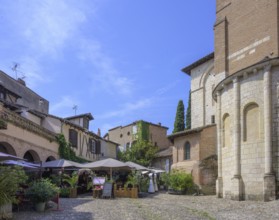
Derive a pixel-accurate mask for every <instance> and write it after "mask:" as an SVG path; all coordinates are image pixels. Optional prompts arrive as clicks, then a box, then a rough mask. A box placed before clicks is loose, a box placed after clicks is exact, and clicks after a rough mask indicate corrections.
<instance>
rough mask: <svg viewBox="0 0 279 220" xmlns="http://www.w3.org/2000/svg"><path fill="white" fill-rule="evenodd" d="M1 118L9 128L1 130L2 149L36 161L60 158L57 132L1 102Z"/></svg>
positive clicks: (0, 146)
mask: <svg viewBox="0 0 279 220" xmlns="http://www.w3.org/2000/svg"><path fill="white" fill-rule="evenodd" d="M0 118H1V120H4V121H6V122H7V129H3V130H0V151H1V152H4V153H8V154H12V155H16V156H18V157H21V158H26V159H29V160H33V161H35V162H40V161H43V162H44V161H47V160H53V159H58V143H57V142H56V139H55V134H54V133H52V132H50V131H49V130H47V129H44V128H43V127H40V126H38V125H37V124H36V123H34V122H32V121H29V120H27V119H25V118H23V117H21V116H20V115H18V114H16V113H14V112H12V111H10V110H9V109H7V108H5V107H4V106H3V104H0Z"/></svg>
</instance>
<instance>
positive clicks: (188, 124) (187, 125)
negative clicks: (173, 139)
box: [186, 90, 191, 129]
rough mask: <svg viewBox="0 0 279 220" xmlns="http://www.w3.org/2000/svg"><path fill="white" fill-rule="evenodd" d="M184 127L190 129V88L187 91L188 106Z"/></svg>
mask: <svg viewBox="0 0 279 220" xmlns="http://www.w3.org/2000/svg"><path fill="white" fill-rule="evenodd" d="M186 129H191V90H190V91H189V98H188V107H187V113H186Z"/></svg>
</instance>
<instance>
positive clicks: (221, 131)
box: [173, 0, 279, 201]
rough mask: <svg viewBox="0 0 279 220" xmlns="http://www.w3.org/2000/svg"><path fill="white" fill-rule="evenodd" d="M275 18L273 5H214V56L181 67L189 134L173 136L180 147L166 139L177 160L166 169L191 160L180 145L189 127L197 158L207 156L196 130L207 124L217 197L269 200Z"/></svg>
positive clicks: (277, 8) (274, 135)
mask: <svg viewBox="0 0 279 220" xmlns="http://www.w3.org/2000/svg"><path fill="white" fill-rule="evenodd" d="M278 17H279V2H278V0H261V1H255V0H245V1H241V0H217V1H216V22H215V24H214V37H215V49H214V53H212V54H210V55H208V56H206V57H204V58H201V59H200V60H198V61H196V62H195V63H193V64H191V65H189V66H187V67H185V68H184V69H183V72H186V73H187V74H189V75H190V76H191V96H192V97H191V100H192V101H191V106H192V109H191V111H192V113H191V114H192V129H191V130H190V131H186V132H184V134H180V135H179V137H180V138H181V136H182V135H184V136H183V140H184V141H183V142H181V141H180V142H181V144H180V145H181V146H176V145H175V142H176V140H177V138H178V137H175V135H174V136H173V138H174V145H175V150H181V153H182V154H184V155H185V157H184V158H180V161H178V162H176V161H175V160H174V164H173V166H174V167H177V166H179V163H180V164H183V163H184V166H186V165H185V164H187V162H188V161H191V154H190V157H188V158H187V151H188V152H191V150H192V149H191V148H192V145H189V144H188V148H189V149H190V150H189V149H188V148H187V146H186V143H191V138H192V137H191V136H190V135H192V136H193V134H194V130H196V133H195V134H196V136H197V138H196V139H195V142H193V143H194V145H193V146H197V147H198V148H197V149H199V155H202V152H207V151H212V146H211V145H212V144H210V143H207V142H206V141H203V140H202V138H200V137H201V136H198V135H197V132H199V131H202V130H204V129H206V128H207V127H208V126H210V125H211V126H214V124H215V125H216V131H215V132H216V134H215V137H216V144H215V152H216V153H217V158H218V177H217V180H216V193H217V196H218V197H220V198H230V199H234V200H264V201H270V200H274V199H276V196H277V193H276V192H277V191H278V189H279V188H278V187H279V166H278V165H279V142H278V141H279V140H278V137H279V127H278V126H279V124H278V122H279V19H278ZM191 131H192V132H191ZM192 141H193V140H192ZM184 145H185V146H184ZM206 145H208V150H207V148H206ZM175 150H174V155H177V154H175ZM193 150H194V149H193ZM211 153H213V152H211ZM173 157H177V156H173ZM200 159H201V158H200ZM178 160H179V158H178ZM187 160H188V161H187Z"/></svg>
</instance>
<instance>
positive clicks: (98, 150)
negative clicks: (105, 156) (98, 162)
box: [95, 140, 101, 154]
mask: <svg viewBox="0 0 279 220" xmlns="http://www.w3.org/2000/svg"><path fill="white" fill-rule="evenodd" d="M95 153H96V154H101V142H100V141H99V140H97V141H96V152H95Z"/></svg>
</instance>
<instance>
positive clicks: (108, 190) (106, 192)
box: [102, 182, 112, 198]
mask: <svg viewBox="0 0 279 220" xmlns="http://www.w3.org/2000/svg"><path fill="white" fill-rule="evenodd" d="M111 195H112V183H109V182H106V183H105V184H104V187H103V194H102V198H104V197H110V198H111Z"/></svg>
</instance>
